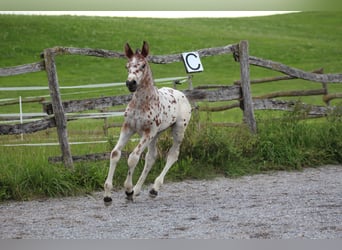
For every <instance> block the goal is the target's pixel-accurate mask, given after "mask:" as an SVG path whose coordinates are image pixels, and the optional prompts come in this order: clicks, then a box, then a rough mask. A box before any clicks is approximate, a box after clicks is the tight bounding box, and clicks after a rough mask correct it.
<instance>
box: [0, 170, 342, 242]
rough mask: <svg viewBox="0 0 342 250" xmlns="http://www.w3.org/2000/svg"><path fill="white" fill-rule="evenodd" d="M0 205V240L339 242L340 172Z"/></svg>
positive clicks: (175, 185)
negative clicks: (107, 200)
mask: <svg viewBox="0 0 342 250" xmlns="http://www.w3.org/2000/svg"><path fill="white" fill-rule="evenodd" d="M148 190H149V187H146V186H145V187H143V190H142V193H141V195H140V196H139V197H137V198H136V199H135V201H134V202H129V201H126V199H125V194H124V191H123V190H119V191H115V192H113V195H112V198H113V203H112V205H111V206H105V205H104V204H103V193H102V192H97V193H94V194H92V195H87V196H82V197H67V198H60V199H59V198H58V199H46V200H35V201H27V202H5V203H0V228H1V230H0V238H1V239H84V238H87V239H132V238H138V239H163V238H167V239H174V238H177V239H254V238H255V239H297V238H308V239H341V238H342V166H333V165H329V166H323V167H319V168H306V169H304V170H303V171H301V172H274V173H267V174H259V175H253V176H245V177H241V178H237V179H229V178H223V177H220V178H217V179H214V180H200V181H197V180H188V181H183V182H178V183H165V184H164V186H163V187H162V189H161V190H160V192H159V195H158V197H157V198H154V199H152V198H150V197H149V195H148Z"/></svg>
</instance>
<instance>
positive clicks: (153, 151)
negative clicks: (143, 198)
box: [133, 136, 158, 196]
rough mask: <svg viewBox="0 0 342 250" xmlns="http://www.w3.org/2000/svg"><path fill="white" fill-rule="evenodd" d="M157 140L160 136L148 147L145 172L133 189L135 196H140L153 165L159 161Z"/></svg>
mask: <svg viewBox="0 0 342 250" xmlns="http://www.w3.org/2000/svg"><path fill="white" fill-rule="evenodd" d="M157 139H158V136H156V137H155V138H153V140H152V141H151V143H150V145H148V151H147V154H146V156H145V165H144V170H143V171H142V173H141V175H140V177H139V180H138V181H137V183H136V184H135V186H134V188H133V191H134V196H138V195H139V194H140V191H141V187H142V185H143V184H144V182H145V180H146V177H147V175H148V173H149V172H150V170H151V168H152V166H153V164H154V163H155V161H156V159H157V156H158V152H157Z"/></svg>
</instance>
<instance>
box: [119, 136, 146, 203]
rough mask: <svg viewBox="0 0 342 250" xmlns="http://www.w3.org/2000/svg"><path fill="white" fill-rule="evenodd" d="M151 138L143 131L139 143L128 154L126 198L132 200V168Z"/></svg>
mask: <svg viewBox="0 0 342 250" xmlns="http://www.w3.org/2000/svg"><path fill="white" fill-rule="evenodd" d="M152 139H153V138H151V136H150V134H146V133H144V134H143V136H142V137H141V139H140V142H139V144H138V145H137V146H136V147H135V149H134V150H133V152H132V153H131V154H130V155H129V157H128V161H127V165H128V173H127V178H126V181H125V184H124V187H125V193H126V195H127V199H128V200H133V194H134V191H133V181H132V177H133V173H134V169H135V167H136V166H137V164H138V161H139V159H140V156H141V154H142V152H144V150H145V148H146V147H147V146H148V145H149V144H150V143H151V141H152Z"/></svg>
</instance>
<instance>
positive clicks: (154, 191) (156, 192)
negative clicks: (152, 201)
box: [150, 188, 158, 198]
mask: <svg viewBox="0 0 342 250" xmlns="http://www.w3.org/2000/svg"><path fill="white" fill-rule="evenodd" d="M157 195H158V191H156V190H154V189H153V188H152V189H151V190H150V197H151V198H156V197H157Z"/></svg>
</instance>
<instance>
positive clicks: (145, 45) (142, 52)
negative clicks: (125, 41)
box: [141, 41, 149, 57]
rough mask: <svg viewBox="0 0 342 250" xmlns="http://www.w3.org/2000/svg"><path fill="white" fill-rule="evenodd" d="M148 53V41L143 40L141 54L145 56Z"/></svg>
mask: <svg viewBox="0 0 342 250" xmlns="http://www.w3.org/2000/svg"><path fill="white" fill-rule="evenodd" d="M148 53H149V46H148V43H147V42H145V41H144V44H143V46H142V49H141V54H142V55H143V56H144V57H147V56H148Z"/></svg>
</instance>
